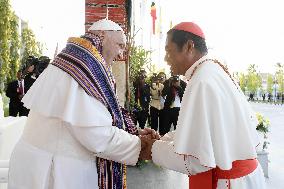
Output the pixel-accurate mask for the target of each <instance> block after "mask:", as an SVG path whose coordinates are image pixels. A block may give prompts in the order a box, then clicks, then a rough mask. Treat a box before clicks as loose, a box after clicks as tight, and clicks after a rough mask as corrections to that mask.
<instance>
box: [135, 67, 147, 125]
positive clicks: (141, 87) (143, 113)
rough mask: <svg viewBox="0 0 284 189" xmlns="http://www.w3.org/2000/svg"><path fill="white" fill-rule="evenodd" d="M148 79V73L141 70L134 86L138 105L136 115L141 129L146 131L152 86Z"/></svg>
mask: <svg viewBox="0 0 284 189" xmlns="http://www.w3.org/2000/svg"><path fill="white" fill-rule="evenodd" d="M146 78H147V75H146V71H145V70H141V71H140V73H139V74H138V76H137V78H136V81H135V82H134V84H133V87H134V96H135V103H136V107H135V111H134V115H135V118H136V121H137V122H138V124H139V127H140V128H141V129H144V127H145V125H146V122H147V120H148V117H149V103H150V86H149V84H147V83H146Z"/></svg>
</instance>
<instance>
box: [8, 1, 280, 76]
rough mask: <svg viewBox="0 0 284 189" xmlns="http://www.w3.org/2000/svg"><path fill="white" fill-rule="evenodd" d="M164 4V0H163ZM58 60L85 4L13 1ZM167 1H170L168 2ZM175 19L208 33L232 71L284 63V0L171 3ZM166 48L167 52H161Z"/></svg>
mask: <svg viewBox="0 0 284 189" xmlns="http://www.w3.org/2000/svg"><path fill="white" fill-rule="evenodd" d="M161 1H163V0H161ZM11 2H12V7H13V9H14V10H15V12H16V14H17V15H19V16H20V17H21V18H22V19H24V20H26V21H28V23H29V25H30V27H31V28H32V29H33V30H34V32H35V33H36V35H37V38H38V39H39V40H40V41H42V42H44V43H45V44H46V47H47V48H48V49H47V51H46V55H48V56H49V57H51V58H52V57H53V54H54V51H55V48H56V44H57V43H58V44H59V49H61V48H63V47H64V45H65V43H66V40H67V38H68V37H69V36H79V35H81V34H83V32H84V5H85V1H84V0H48V1H47V0H25V1H23V0H11ZM165 2H166V1H165ZM167 2H168V3H167V4H168V6H169V7H168V9H167V10H170V11H171V14H170V16H171V19H172V20H173V22H174V23H175V24H177V23H178V22H180V21H194V22H196V23H197V24H198V25H200V26H201V28H203V30H204V33H205V35H206V39H207V43H208V46H209V47H210V49H212V51H213V52H214V53H215V54H217V55H218V56H219V57H220V58H221V59H222V60H225V62H226V63H227V64H228V66H229V68H230V69H231V70H232V71H245V70H246V68H247V67H248V65H249V64H256V65H257V66H258V70H259V71H260V72H271V73H273V72H274V71H275V64H276V63H277V62H280V63H284V52H283V44H284V22H283V18H284V11H283V10H282V8H283V3H284V2H283V3H282V2H281V0H270V1H267V0H237V1H236V0H234V1H232V0H214V1H212V0H194V1H193V0H167ZM161 48H162V49H163V48H164V47H161Z"/></svg>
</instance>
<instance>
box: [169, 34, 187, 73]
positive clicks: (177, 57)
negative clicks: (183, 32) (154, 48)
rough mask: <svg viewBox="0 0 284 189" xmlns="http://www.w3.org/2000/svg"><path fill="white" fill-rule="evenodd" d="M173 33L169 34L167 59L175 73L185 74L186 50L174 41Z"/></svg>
mask: <svg viewBox="0 0 284 189" xmlns="http://www.w3.org/2000/svg"><path fill="white" fill-rule="evenodd" d="M171 37H172V36H171V34H169V35H168V36H167V40H166V47H165V50H166V55H165V61H166V62H167V63H168V65H169V66H170V67H171V71H172V72H173V74H174V75H183V74H184V73H185V71H186V70H185V67H184V64H185V52H184V48H182V49H179V48H178V46H177V45H176V44H175V43H174V42H172V39H171Z"/></svg>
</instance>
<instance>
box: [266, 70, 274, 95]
mask: <svg viewBox="0 0 284 189" xmlns="http://www.w3.org/2000/svg"><path fill="white" fill-rule="evenodd" d="M272 90H273V76H272V75H271V74H268V76H267V88H266V91H267V92H268V93H270V94H272Z"/></svg>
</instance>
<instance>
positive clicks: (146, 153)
mask: <svg viewBox="0 0 284 189" xmlns="http://www.w3.org/2000/svg"><path fill="white" fill-rule="evenodd" d="M139 138H140V140H141V151H140V155H139V159H140V160H151V159H152V152H151V150H152V145H153V143H154V142H155V141H156V140H159V139H160V135H159V133H158V132H156V131H155V130H153V129H150V128H145V129H141V130H139Z"/></svg>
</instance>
